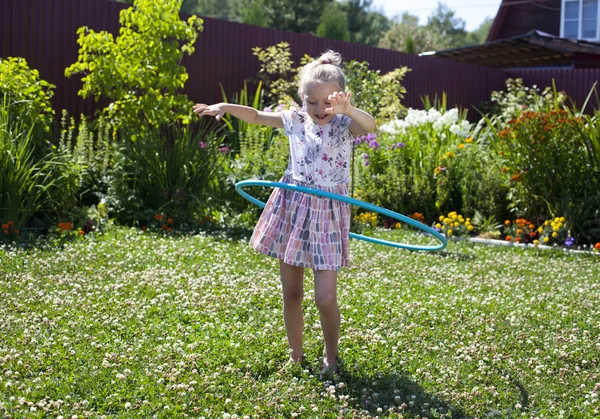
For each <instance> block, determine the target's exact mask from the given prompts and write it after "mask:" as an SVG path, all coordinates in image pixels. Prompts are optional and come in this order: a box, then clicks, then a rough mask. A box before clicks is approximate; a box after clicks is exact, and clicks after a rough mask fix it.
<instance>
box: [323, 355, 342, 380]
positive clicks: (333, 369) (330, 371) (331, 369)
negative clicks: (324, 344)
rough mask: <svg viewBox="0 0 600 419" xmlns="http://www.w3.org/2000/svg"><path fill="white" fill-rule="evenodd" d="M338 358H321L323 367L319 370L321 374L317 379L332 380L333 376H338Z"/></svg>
mask: <svg viewBox="0 0 600 419" xmlns="http://www.w3.org/2000/svg"><path fill="white" fill-rule="evenodd" d="M337 361H338V357H337V356H336V357H335V358H333V359H327V357H324V358H323V366H322V368H321V374H320V375H319V377H320V378H321V379H323V378H333V376H334V375H339V373H340V369H339V367H338V362H337Z"/></svg>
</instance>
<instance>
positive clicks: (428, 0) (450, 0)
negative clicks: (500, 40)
mask: <svg viewBox="0 0 600 419" xmlns="http://www.w3.org/2000/svg"><path fill="white" fill-rule="evenodd" d="M438 2H441V3H443V4H445V5H446V6H448V7H449V8H450V9H451V10H453V11H454V16H457V17H459V18H461V19H463V20H464V21H465V29H466V30H467V31H469V32H471V31H473V30H475V29H477V28H478V27H479V25H481V23H482V22H483V21H484V20H485V18H486V17H491V18H492V19H493V18H495V17H496V13H497V12H498V8H499V7H500V3H501V0H373V7H374V8H375V9H377V10H381V9H383V11H384V12H385V14H386V15H387V16H388V17H390V18H392V17H394V16H396V15H401V14H402V13H403V12H409V13H410V14H411V15H414V16H418V17H419V25H425V24H426V23H427V18H428V17H429V16H430V15H431V14H432V13H433V11H434V10H435V9H437V4H438Z"/></svg>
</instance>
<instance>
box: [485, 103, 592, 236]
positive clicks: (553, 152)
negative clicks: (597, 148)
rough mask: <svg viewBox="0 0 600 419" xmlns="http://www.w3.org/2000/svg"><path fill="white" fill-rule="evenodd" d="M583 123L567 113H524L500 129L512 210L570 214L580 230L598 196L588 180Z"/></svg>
mask: <svg viewBox="0 0 600 419" xmlns="http://www.w3.org/2000/svg"><path fill="white" fill-rule="evenodd" d="M582 124H583V122H582V119H581V118H579V117H575V116H572V115H570V114H569V113H567V112H566V111H564V110H553V111H550V112H546V113H539V112H531V111H528V112H524V113H523V114H522V115H521V116H520V117H519V118H518V119H513V120H510V121H509V125H508V126H507V127H506V128H505V129H502V130H499V131H497V133H496V134H497V135H496V139H495V141H493V143H494V146H495V148H496V151H497V153H498V155H499V156H500V158H501V159H502V168H501V169H500V172H501V174H502V176H503V178H504V182H505V184H506V185H507V187H508V192H509V194H508V196H510V199H511V201H510V207H511V208H513V209H514V210H516V211H517V212H518V213H521V214H523V215H525V216H537V217H539V216H540V215H541V216H543V215H544V214H548V212H550V213H559V214H564V215H565V216H566V217H567V218H568V219H569V220H572V222H573V228H574V229H578V228H581V227H580V226H581V225H583V224H584V219H583V214H582V211H581V209H582V208H587V207H588V206H589V202H587V201H586V200H587V199H589V197H593V196H595V195H596V190H595V188H596V185H595V182H593V181H591V182H590V180H592V179H590V176H587V174H588V169H587V165H586V154H585V142H584V138H583V136H582V134H581V132H582V131H581V125H582Z"/></svg>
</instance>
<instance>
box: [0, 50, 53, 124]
mask: <svg viewBox="0 0 600 419" xmlns="http://www.w3.org/2000/svg"><path fill="white" fill-rule="evenodd" d="M55 88H56V86H54V85H53V84H50V83H48V82H47V81H45V80H42V79H40V75H39V72H38V71H37V70H35V69H30V68H29V66H28V65H27V61H26V60H25V59H24V58H20V57H19V58H10V57H9V58H6V59H3V58H0V100H2V98H4V97H6V98H7V101H8V103H9V104H10V106H11V112H10V114H11V117H12V118H15V119H16V120H17V121H19V122H22V123H23V126H25V127H29V126H30V125H32V124H35V125H38V126H39V127H41V128H43V129H44V130H45V131H47V132H49V131H50V128H51V126H52V121H53V118H54V110H53V109H52V104H51V103H50V99H52V96H53V95H54V92H53V91H52V89H55Z"/></svg>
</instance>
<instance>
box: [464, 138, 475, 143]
mask: <svg viewBox="0 0 600 419" xmlns="http://www.w3.org/2000/svg"><path fill="white" fill-rule="evenodd" d="M471 141H473V139H472V138H471V137H468V138H467V139H466V140H465V143H470V142H471Z"/></svg>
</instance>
